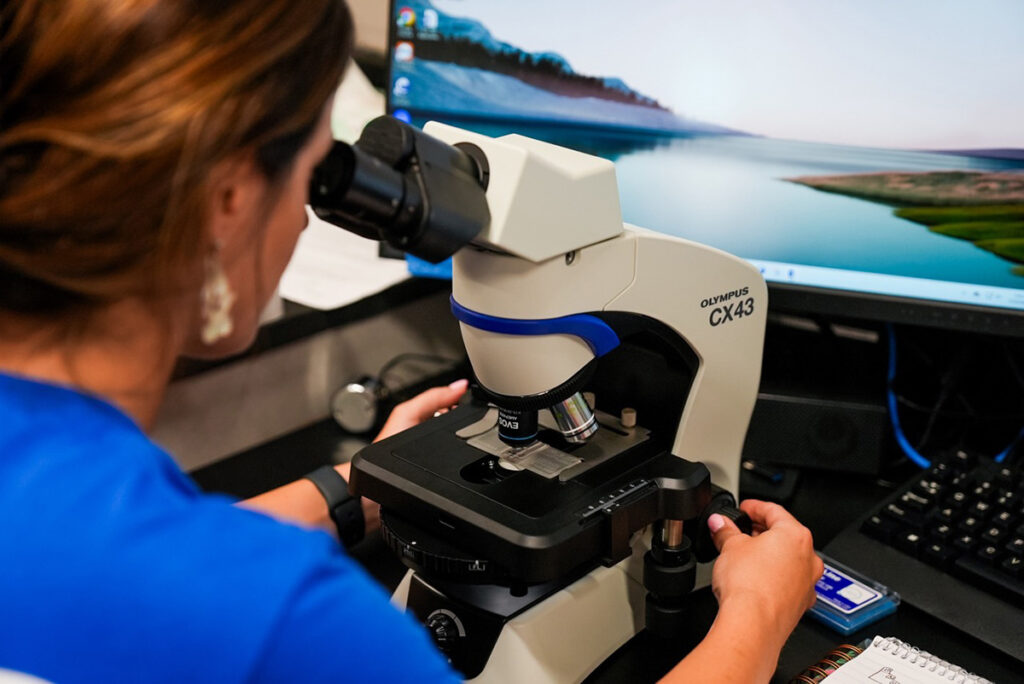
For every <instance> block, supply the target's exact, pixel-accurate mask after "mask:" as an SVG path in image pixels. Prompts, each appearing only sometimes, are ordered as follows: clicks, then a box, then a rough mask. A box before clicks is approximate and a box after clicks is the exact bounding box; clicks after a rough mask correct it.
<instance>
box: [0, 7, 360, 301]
mask: <svg viewBox="0 0 1024 684" xmlns="http://www.w3.org/2000/svg"><path fill="white" fill-rule="evenodd" d="M351 44H352V27H351V19H350V17H349V14H348V10H347V9H346V7H345V5H344V3H343V2H342V1H341V0H301V2H299V1H296V0H217V1H216V2H212V1H210V0H65V1H62V2H55V1H54V0H19V2H15V3H5V7H4V8H3V9H2V10H0V310H2V309H6V310H9V311H15V312H18V313H26V314H56V313H61V314H63V313H66V312H70V311H75V310H84V309H87V308H88V307H90V306H95V305H102V304H104V303H108V302H111V301H114V300H116V299H118V298H121V297H124V296H126V295H130V294H141V295H144V296H154V295H159V294H162V293H164V292H166V291H167V289H168V288H169V287H180V283H178V284H174V280H175V279H176V278H178V279H180V275H178V274H180V273H181V268H182V267H183V266H184V265H186V264H194V263H196V259H197V257H198V256H199V255H200V254H202V251H201V250H203V249H206V248H207V246H208V242H204V241H205V240H206V239H207V237H206V236H204V235H203V228H204V222H205V218H206V217H205V211H206V207H207V206H208V195H209V193H210V191H211V190H210V182H211V173H212V171H213V169H214V168H215V166H216V165H217V164H219V163H220V162H223V161H226V160H230V159H231V158H232V157H233V156H235V155H238V154H240V153H244V152H246V151H252V152H253V153H254V155H255V159H256V161H257V163H258V164H259V166H260V168H261V169H262V171H263V172H264V173H265V174H266V176H267V177H268V178H269V179H270V180H271V181H274V180H277V179H278V178H280V177H281V176H283V175H284V174H283V172H284V171H285V170H286V169H287V168H288V167H289V166H290V164H291V162H292V161H293V160H294V158H295V156H296V154H297V152H298V150H299V149H300V148H301V146H302V144H303V143H304V142H305V140H306V139H307V138H308V137H309V134H310V133H311V131H312V129H313V127H314V125H315V123H316V121H317V120H318V117H319V115H320V112H321V111H322V109H323V105H324V104H325V103H326V102H327V100H328V98H329V97H330V95H331V93H332V92H333V91H334V89H335V88H336V87H337V84H338V82H339V81H340V78H341V74H342V72H343V70H344V67H345V63H346V62H347V59H348V56H349V54H350V51H351Z"/></svg>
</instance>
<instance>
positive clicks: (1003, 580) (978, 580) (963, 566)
mask: <svg viewBox="0 0 1024 684" xmlns="http://www.w3.org/2000/svg"><path fill="white" fill-rule="evenodd" d="M953 569H954V574H956V575H957V576H958V577H960V578H961V579H963V580H965V581H966V582H969V583H971V584H974V585H976V586H979V587H981V588H983V589H985V590H987V591H990V592H992V593H993V594H995V595H997V596H999V597H1001V598H1003V599H1005V600H1007V601H1009V602H1011V603H1013V604H1015V605H1018V606H1024V581H1021V580H1019V579H1017V578H1015V577H1011V576H1009V575H1007V574H1006V573H1005V572H1003V571H1002V568H1001V567H1000V568H993V567H989V566H988V565H986V564H985V563H984V562H983V561H982V560H980V559H979V558H976V557H974V556H961V557H960V558H957V559H956V561H954V563H953Z"/></svg>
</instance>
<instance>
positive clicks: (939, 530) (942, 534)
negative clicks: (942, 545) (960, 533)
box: [928, 523, 956, 541]
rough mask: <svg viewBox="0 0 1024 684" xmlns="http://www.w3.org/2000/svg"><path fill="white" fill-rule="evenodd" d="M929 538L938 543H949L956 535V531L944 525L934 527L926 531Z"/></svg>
mask: <svg viewBox="0 0 1024 684" xmlns="http://www.w3.org/2000/svg"><path fill="white" fill-rule="evenodd" d="M928 534H929V536H931V537H932V539H938V540H939V541H949V540H950V539H952V538H953V536H954V535H955V534H956V530H954V529H953V527H952V526H951V525H947V524H945V523H943V524H941V525H936V526H934V527H932V528H929V530H928Z"/></svg>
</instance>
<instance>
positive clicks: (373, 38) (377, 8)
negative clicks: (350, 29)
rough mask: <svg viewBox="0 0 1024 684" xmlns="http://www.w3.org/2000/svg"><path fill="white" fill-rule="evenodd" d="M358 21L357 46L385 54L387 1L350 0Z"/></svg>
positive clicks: (350, 6) (353, 13) (350, 5)
mask: <svg viewBox="0 0 1024 684" xmlns="http://www.w3.org/2000/svg"><path fill="white" fill-rule="evenodd" d="M348 6H349V8H350V9H351V10H352V16H353V17H354V18H355V21H356V46H357V47H358V48H359V49H360V50H367V51H371V52H378V53H383V52H384V51H385V49H386V45H387V39H388V2H387V0H348Z"/></svg>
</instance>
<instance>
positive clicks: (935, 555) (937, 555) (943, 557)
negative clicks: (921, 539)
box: [921, 544, 960, 570]
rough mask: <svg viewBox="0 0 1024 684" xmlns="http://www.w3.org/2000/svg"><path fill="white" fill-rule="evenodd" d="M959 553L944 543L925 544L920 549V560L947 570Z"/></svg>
mask: <svg viewBox="0 0 1024 684" xmlns="http://www.w3.org/2000/svg"><path fill="white" fill-rule="evenodd" d="M959 555H960V552H959V551H958V550H957V549H954V548H953V547H951V546H946V545H945V544H927V545H925V547H924V548H923V549H922V550H921V560H923V561H924V562H926V563H929V564H931V565H935V566H937V567H940V568H942V569H944V570H948V569H949V568H950V566H952V564H953V561H954V560H956V559H957V557H958V556H959Z"/></svg>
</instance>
